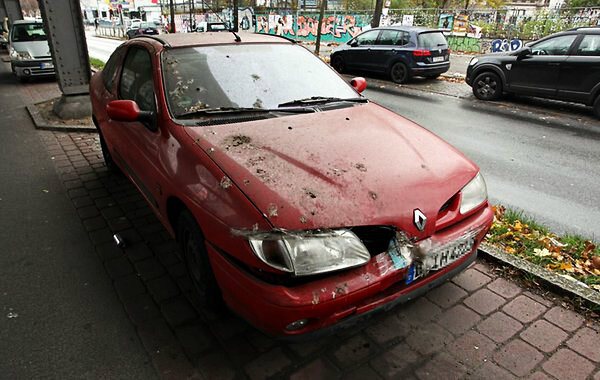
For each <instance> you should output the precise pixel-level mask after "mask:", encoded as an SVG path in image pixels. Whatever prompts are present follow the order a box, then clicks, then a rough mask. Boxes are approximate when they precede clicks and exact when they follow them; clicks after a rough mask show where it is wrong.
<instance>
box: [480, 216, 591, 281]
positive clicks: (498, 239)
mask: <svg viewBox="0 0 600 380" xmlns="http://www.w3.org/2000/svg"><path fill="white" fill-rule="evenodd" d="M493 209H494V223H493V224H492V227H491V228H490V231H489V232H488V234H487V236H486V242H487V243H488V244H491V245H493V246H496V247H498V248H500V249H502V250H503V251H504V252H506V253H508V254H511V255H515V256H519V257H521V258H523V259H525V260H527V261H530V262H532V263H534V264H537V265H539V266H541V267H543V268H545V269H547V270H549V271H553V272H556V273H558V274H561V275H563V276H567V277H570V278H572V279H574V280H577V281H580V282H582V283H584V284H586V285H587V286H589V287H590V288H592V289H594V290H597V291H600V248H599V247H598V244H596V243H595V242H593V241H591V240H589V239H585V238H583V237H581V236H574V235H564V236H558V235H557V234H555V233H552V232H550V231H549V230H548V229H547V228H546V227H544V226H542V225H539V224H538V223H536V222H535V221H534V220H532V219H530V218H528V217H526V216H524V215H523V214H522V213H521V212H519V211H514V210H511V209H507V208H505V207H504V206H501V205H496V206H493Z"/></svg>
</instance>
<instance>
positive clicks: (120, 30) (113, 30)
mask: <svg viewBox="0 0 600 380" xmlns="http://www.w3.org/2000/svg"><path fill="white" fill-rule="evenodd" d="M95 31H96V35H97V36H101V37H110V38H125V36H126V32H125V28H124V27H122V26H98V27H97V28H95Z"/></svg>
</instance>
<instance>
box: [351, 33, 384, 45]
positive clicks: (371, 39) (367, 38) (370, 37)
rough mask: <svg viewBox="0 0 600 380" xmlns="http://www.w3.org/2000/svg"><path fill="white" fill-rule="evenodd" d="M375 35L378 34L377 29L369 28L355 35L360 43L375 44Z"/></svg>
mask: <svg viewBox="0 0 600 380" xmlns="http://www.w3.org/2000/svg"><path fill="white" fill-rule="evenodd" d="M377 35H379V30H370V31H368V32H366V33H363V34H361V35H360V36H358V37H356V41H357V42H358V43H359V44H360V45H375V40H377Z"/></svg>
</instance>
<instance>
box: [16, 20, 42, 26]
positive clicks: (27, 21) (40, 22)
mask: <svg viewBox="0 0 600 380" xmlns="http://www.w3.org/2000/svg"><path fill="white" fill-rule="evenodd" d="M42 23H43V21H42V20H41V19H35V20H33V19H32V20H15V21H14V22H13V25H19V24H42Z"/></svg>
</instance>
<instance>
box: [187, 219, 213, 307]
mask: <svg viewBox="0 0 600 380" xmlns="http://www.w3.org/2000/svg"><path fill="white" fill-rule="evenodd" d="M177 243H178V244H179V249H180V250H181V256H182V257H183V260H184V261H185V266H186V268H187V271H188V274H189V275H190V278H191V280H192V283H193V284H194V289H195V290H196V293H197V294H198V296H199V298H200V302H201V304H202V305H205V306H210V307H213V308H220V307H221V306H223V297H222V296H221V289H220V288H219V285H218V284H217V280H216V279H215V275H214V274H213V271H212V267H211V266H210V261H209V260H208V252H207V251H206V245H205V243H204V235H202V231H201V230H200V227H199V226H198V223H197V222H196V218H194V216H193V215H192V213H191V212H189V211H188V210H183V211H182V212H181V213H180V214H179V218H178V220H177Z"/></svg>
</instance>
